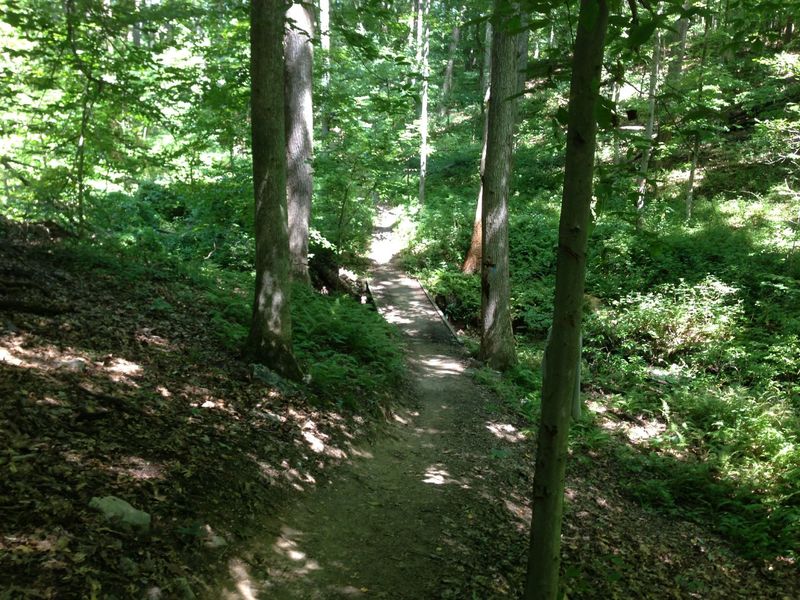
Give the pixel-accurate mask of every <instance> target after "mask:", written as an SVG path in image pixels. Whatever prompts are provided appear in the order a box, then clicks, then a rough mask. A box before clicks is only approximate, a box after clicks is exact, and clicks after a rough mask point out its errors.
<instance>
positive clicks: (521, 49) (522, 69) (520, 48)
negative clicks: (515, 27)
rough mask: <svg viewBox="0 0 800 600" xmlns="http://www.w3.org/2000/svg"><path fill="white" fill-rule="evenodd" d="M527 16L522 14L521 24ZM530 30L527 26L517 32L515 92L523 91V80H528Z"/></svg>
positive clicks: (523, 24)
mask: <svg viewBox="0 0 800 600" xmlns="http://www.w3.org/2000/svg"><path fill="white" fill-rule="evenodd" d="M527 24H528V23H527V18H526V16H525V15H522V26H523V27H525V26H526V25H527ZM530 37H531V31H530V29H528V28H527V27H525V29H524V30H523V31H521V32H519V33H518V34H517V93H518V94H521V93H523V92H524V91H525V82H526V81H527V80H528V75H527V70H528V45H529V43H530Z"/></svg>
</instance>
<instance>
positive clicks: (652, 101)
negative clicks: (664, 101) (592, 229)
mask: <svg viewBox="0 0 800 600" xmlns="http://www.w3.org/2000/svg"><path fill="white" fill-rule="evenodd" d="M660 66H661V37H660V36H659V34H658V32H656V34H655V41H654V42H653V61H652V64H651V65H650V85H649V86H648V92H647V125H646V126H645V130H644V137H645V140H647V145H646V146H645V147H644V151H643V152H642V162H641V163H640V165H639V182H638V188H639V189H638V195H637V196H636V227H637V228H641V227H642V225H644V201H645V196H646V195H647V175H648V172H649V170H650V156H651V155H652V153H653V130H654V128H655V122H656V94H658V72H659V68H660Z"/></svg>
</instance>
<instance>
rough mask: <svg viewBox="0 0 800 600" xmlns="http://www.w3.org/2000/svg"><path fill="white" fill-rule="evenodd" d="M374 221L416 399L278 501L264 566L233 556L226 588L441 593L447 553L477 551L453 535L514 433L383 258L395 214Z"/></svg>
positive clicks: (277, 592) (411, 286) (375, 283)
mask: <svg viewBox="0 0 800 600" xmlns="http://www.w3.org/2000/svg"><path fill="white" fill-rule="evenodd" d="M380 219H381V220H380V222H379V226H378V227H377V228H376V235H375V239H374V241H373V248H372V253H371V256H372V258H373V260H374V268H373V272H372V281H371V288H372V291H373V294H374V296H375V297H376V303H377V304H378V307H379V310H380V311H381V313H382V314H383V315H384V317H385V318H386V319H387V320H388V321H390V322H392V323H395V324H397V326H398V327H399V328H400V329H401V330H402V331H403V332H404V333H405V334H406V338H407V340H406V349H407V356H408V362H409V371H410V373H409V381H410V383H411V385H412V386H413V390H412V392H413V395H414V396H416V397H417V398H418V406H417V407H416V408H415V409H413V410H411V409H409V410H406V411H404V412H402V413H400V414H398V415H396V416H395V420H396V424H394V425H392V426H390V427H389V429H388V431H386V432H384V433H382V434H381V435H380V436H379V438H378V439H377V440H376V441H375V442H374V443H373V444H372V445H371V446H370V447H367V448H362V449H361V451H360V452H359V454H360V456H358V457H353V458H352V460H351V461H350V462H349V464H347V465H345V466H343V467H342V468H340V469H339V470H338V471H337V472H335V473H332V480H331V481H330V482H328V483H327V484H324V485H320V486H319V487H318V488H317V489H315V490H313V491H311V492H309V493H307V494H303V495H300V496H299V497H297V498H296V502H295V503H294V504H291V505H289V506H286V507H284V508H283V509H282V512H281V514H279V515H278V516H277V518H276V519H275V521H274V529H276V531H275V538H274V540H272V543H271V544H270V546H269V548H268V550H269V551H268V552H267V553H266V555H265V556H264V560H263V563H264V567H263V571H262V572H261V573H256V572H255V571H256V569H255V568H253V566H252V564H245V563H243V562H237V561H234V562H232V563H231V572H232V574H233V575H234V578H235V579H236V580H237V581H236V582H235V583H234V585H235V589H229V590H228V592H227V595H226V597H227V598H244V599H246V600H250V599H255V598H259V599H261V598H270V599H273V598H274V599H277V600H281V599H294V598H297V599H303V600H311V599H335V598H391V599H406V598H407V599H414V600H420V599H426V598H438V597H441V595H442V591H441V590H442V589H445V588H446V587H448V585H447V582H448V581H451V582H452V581H456V580H457V578H458V577H459V572H458V570H457V567H456V566H455V565H454V564H453V561H452V560H450V559H451V558H452V554H453V553H456V554H461V555H463V554H465V553H467V554H471V553H473V552H474V551H477V552H480V549H474V548H469V547H468V546H469V542H468V541H467V540H465V539H460V534H461V533H462V532H464V531H465V530H468V529H469V526H470V524H471V522H472V520H473V519H475V518H476V514H477V513H480V512H482V511H481V510H480V509H479V507H476V503H478V504H480V503H481V502H484V501H491V500H493V501H494V502H496V501H497V500H496V499H494V498H492V494H493V489H492V484H491V483H490V481H491V479H492V477H491V475H490V472H491V469H490V468H489V467H488V466H487V462H488V461H489V460H492V459H491V456H492V453H493V449H495V448H496V447H499V446H504V445H505V446H510V445H512V444H514V442H516V441H518V439H517V438H516V436H515V435H514V430H513V428H511V429H509V427H508V426H502V425H496V424H493V422H491V421H490V420H489V419H490V417H489V416H488V415H487V410H486V408H485V405H486V399H485V397H484V396H485V395H486V392H485V391H484V390H482V389H481V388H480V387H479V386H477V385H476V384H474V383H473V382H472V380H471V378H470V376H469V375H468V374H467V373H465V370H466V369H467V368H468V367H467V364H466V361H465V359H464V357H463V356H462V350H461V348H460V347H458V346H457V345H456V344H455V343H454V341H453V338H452V334H451V333H450V331H449V330H448V328H447V327H446V326H445V325H444V323H443V322H442V321H441V319H440V317H439V315H438V313H437V311H436V310H435V309H434V307H433V306H432V305H431V303H430V301H429V300H428V298H427V296H426V295H425V292H424V291H423V290H422V288H421V287H420V285H419V283H418V282H417V281H416V280H414V279H412V278H410V277H408V276H406V275H405V274H404V273H403V272H402V271H401V270H399V269H398V268H397V267H396V266H394V264H393V263H392V261H391V260H390V259H391V256H392V255H393V254H394V253H395V251H396V250H397V248H396V246H397V243H398V242H397V241H396V236H395V235H393V229H394V226H395V222H394V220H395V219H396V216H395V215H394V214H392V213H391V212H388V211H384V212H382V214H381V216H380ZM509 431H510V432H511V433H509ZM516 445H518V446H522V444H516ZM494 452H495V453H496V452H497V450H494ZM503 452H508V450H503V451H501V453H503ZM494 493H495V494H496V493H497V492H496V491H494ZM476 508H477V509H478V510H476ZM520 517H521V520H520V526H522V525H523V522H524V520H525V515H524V514H521V515H520ZM462 568H463V567H462Z"/></svg>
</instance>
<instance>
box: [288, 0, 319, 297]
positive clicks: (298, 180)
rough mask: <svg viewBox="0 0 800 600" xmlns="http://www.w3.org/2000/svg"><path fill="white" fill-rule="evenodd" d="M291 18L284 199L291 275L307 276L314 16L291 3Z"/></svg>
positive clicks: (310, 188)
mask: <svg viewBox="0 0 800 600" xmlns="http://www.w3.org/2000/svg"><path fill="white" fill-rule="evenodd" d="M286 17H287V18H288V19H289V20H291V21H293V24H292V25H291V26H290V27H287V28H286V32H285V34H284V36H285V37H284V60H285V67H284V69H285V77H286V79H285V82H284V86H285V87H284V92H285V93H284V100H285V106H284V109H285V111H286V113H285V114H286V123H285V126H286V201H287V204H288V209H289V254H290V260H291V269H292V276H293V277H294V278H295V279H297V280H299V281H303V282H309V278H308V227H309V222H310V220H311V193H312V189H313V185H312V180H311V173H312V169H311V154H312V151H313V146H314V111H313V108H312V100H311V84H312V66H313V63H314V51H313V46H312V45H311V40H312V39H313V37H314V15H313V14H312V11H311V9H310V8H308V7H307V6H304V5H302V4H293V5H292V6H290V7H289V9H288V10H287V11H286Z"/></svg>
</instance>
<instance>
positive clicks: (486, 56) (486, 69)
mask: <svg viewBox="0 0 800 600" xmlns="http://www.w3.org/2000/svg"><path fill="white" fill-rule="evenodd" d="M491 76H492V24H491V22H489V21H486V33H485V34H484V36H483V62H482V63H481V97H482V98H485V97H486V92H487V90H488V89H489V82H490V81H491ZM483 108H484V106H483V104H481V110H483Z"/></svg>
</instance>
